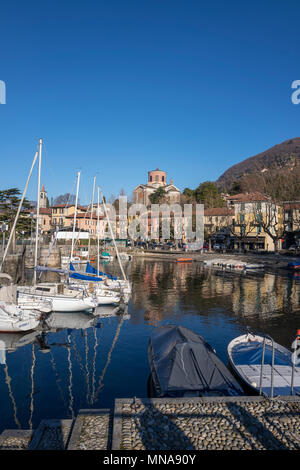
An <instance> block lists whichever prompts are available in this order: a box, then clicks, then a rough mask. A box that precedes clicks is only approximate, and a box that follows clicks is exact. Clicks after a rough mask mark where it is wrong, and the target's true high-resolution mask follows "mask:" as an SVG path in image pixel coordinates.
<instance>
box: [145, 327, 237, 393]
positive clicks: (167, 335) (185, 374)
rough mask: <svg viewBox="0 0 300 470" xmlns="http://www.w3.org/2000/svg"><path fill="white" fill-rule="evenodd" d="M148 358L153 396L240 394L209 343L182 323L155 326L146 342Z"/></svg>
mask: <svg viewBox="0 0 300 470" xmlns="http://www.w3.org/2000/svg"><path fill="white" fill-rule="evenodd" d="M148 359H149V364H150V369H151V378H152V384H153V387H152V394H153V395H154V396H156V397H201V396H240V395H244V392H243V389H242V387H241V386H240V385H239V384H238V382H237V381H236V380H235V378H234V377H233V376H232V374H231V373H230V371H229V370H228V369H227V367H226V366H225V364H223V362H222V361H221V360H220V359H219V358H218V356H217V355H216V353H215V351H214V349H213V348H212V346H211V345H210V344H208V343H207V342H206V341H205V340H204V339H203V338H202V337H201V336H200V335H198V334H196V333H194V332H193V331H191V330H189V329H187V328H184V327H182V326H178V325H175V326H174V325H166V326H161V327H159V328H156V329H155V330H154V332H153V335H152V337H151V338H150V341H149V346H148Z"/></svg>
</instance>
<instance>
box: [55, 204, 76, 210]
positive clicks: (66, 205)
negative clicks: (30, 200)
mask: <svg viewBox="0 0 300 470" xmlns="http://www.w3.org/2000/svg"><path fill="white" fill-rule="evenodd" d="M56 207H65V208H68V207H75V204H54V205H53V206H51V209H55V208H56Z"/></svg>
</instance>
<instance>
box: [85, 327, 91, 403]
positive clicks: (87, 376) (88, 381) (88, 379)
mask: <svg viewBox="0 0 300 470" xmlns="http://www.w3.org/2000/svg"><path fill="white" fill-rule="evenodd" d="M84 339H85V371H86V373H85V376H86V386H87V391H86V402H87V403H88V402H89V396H90V371H89V367H88V360H89V348H88V342H87V331H86V330H85V331H84Z"/></svg>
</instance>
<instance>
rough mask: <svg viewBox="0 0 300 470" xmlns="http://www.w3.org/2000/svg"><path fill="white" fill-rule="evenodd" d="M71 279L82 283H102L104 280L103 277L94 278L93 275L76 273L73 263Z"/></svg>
mask: <svg viewBox="0 0 300 470" xmlns="http://www.w3.org/2000/svg"><path fill="white" fill-rule="evenodd" d="M70 271H71V273H70V278H72V279H79V280H81V281H90V282H101V281H103V279H102V278H101V277H97V276H92V275H91V274H90V275H89V274H82V273H79V272H77V271H75V268H74V266H73V264H72V263H70Z"/></svg>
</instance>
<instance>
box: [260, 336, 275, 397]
mask: <svg viewBox="0 0 300 470" xmlns="http://www.w3.org/2000/svg"><path fill="white" fill-rule="evenodd" d="M267 340H269V341H270V342H271V345H272V362H271V393H270V398H271V399H272V398H274V359H275V347H274V340H273V338H271V336H269V335H264V342H263V350H262V358H261V369H260V381H259V394H260V395H262V394H263V392H262V380H263V368H264V362H265V349H266V342H267Z"/></svg>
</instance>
